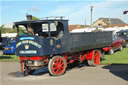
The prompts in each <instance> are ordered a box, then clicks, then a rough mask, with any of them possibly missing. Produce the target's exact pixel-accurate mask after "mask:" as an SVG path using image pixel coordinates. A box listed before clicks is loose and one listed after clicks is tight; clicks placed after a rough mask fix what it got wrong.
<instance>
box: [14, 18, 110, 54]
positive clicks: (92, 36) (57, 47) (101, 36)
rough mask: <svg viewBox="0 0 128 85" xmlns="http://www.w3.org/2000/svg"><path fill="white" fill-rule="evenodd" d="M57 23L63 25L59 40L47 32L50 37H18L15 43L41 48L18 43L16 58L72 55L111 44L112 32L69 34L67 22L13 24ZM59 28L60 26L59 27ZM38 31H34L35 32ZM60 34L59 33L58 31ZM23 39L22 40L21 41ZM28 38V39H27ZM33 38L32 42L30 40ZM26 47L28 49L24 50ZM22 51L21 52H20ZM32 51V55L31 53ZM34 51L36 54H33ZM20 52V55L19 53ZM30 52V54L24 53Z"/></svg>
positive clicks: (23, 22)
mask: <svg viewBox="0 0 128 85" xmlns="http://www.w3.org/2000/svg"><path fill="white" fill-rule="evenodd" d="M53 21H58V22H60V23H62V24H63V27H64V30H63V31H64V32H63V36H62V37H61V38H59V39H57V38H55V37H52V32H50V31H49V34H50V36H49V37H46V38H44V37H43V38H42V37H41V36H35V35H34V36H29V35H27V36H18V37H17V38H16V43H17V45H18V43H19V42H22V41H25V40H27V42H29V41H34V42H35V43H38V44H39V45H40V46H41V48H39V47H38V46H35V45H34V44H31V43H22V44H21V43H20V45H19V46H17V48H16V55H17V56H44V55H54V54H62V53H72V52H79V51H86V50H90V49H97V48H99V49H100V48H103V47H107V46H110V45H111V44H112V32H88V33H69V31H68V20H37V21H22V22H15V25H16V26H18V25H25V24H28V23H29V24H38V23H42V22H48V23H50V22H53ZM60 27H61V26H60ZM36 30H38V29H34V31H36ZM59 32H60V31H59ZM23 38H24V40H23ZM28 38H30V39H28ZM32 38H33V40H31V39H32ZM25 45H28V46H29V48H26V47H25ZM21 51H22V52H21ZM32 51H34V53H35V54H34V53H33V52H32ZM35 51H36V52H35ZM20 52H21V53H20ZM25 52H30V53H25Z"/></svg>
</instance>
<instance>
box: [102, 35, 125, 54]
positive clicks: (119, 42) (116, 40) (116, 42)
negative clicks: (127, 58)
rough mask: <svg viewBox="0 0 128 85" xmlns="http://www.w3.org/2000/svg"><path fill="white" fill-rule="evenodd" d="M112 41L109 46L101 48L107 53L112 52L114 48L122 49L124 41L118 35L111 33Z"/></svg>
mask: <svg viewBox="0 0 128 85" xmlns="http://www.w3.org/2000/svg"><path fill="white" fill-rule="evenodd" d="M112 40H113V43H112V45H111V46H108V47H105V48H103V51H104V52H108V53H109V54H114V52H115V51H116V50H120V51H122V49H123V46H122V44H123V43H124V39H122V38H120V37H118V36H117V35H112Z"/></svg>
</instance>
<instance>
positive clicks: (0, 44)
mask: <svg viewBox="0 0 128 85" xmlns="http://www.w3.org/2000/svg"><path fill="white" fill-rule="evenodd" d="M9 41H10V38H7V37H0V55H3V50H4V47H5V46H7V45H8V43H9Z"/></svg>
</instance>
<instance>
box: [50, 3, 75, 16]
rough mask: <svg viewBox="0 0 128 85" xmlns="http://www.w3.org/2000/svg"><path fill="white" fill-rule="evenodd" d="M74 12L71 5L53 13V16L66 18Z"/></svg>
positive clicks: (59, 8)
mask: <svg viewBox="0 0 128 85" xmlns="http://www.w3.org/2000/svg"><path fill="white" fill-rule="evenodd" d="M72 10H73V7H72V6H71V5H64V6H60V7H58V8H56V9H55V10H54V11H52V12H51V13H50V14H51V15H57V16H60V15H61V16H65V15H67V14H69V13H70V12H71V11H72Z"/></svg>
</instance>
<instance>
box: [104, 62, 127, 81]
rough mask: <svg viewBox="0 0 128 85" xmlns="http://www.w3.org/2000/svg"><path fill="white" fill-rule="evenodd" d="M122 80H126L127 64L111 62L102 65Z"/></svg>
mask: <svg viewBox="0 0 128 85" xmlns="http://www.w3.org/2000/svg"><path fill="white" fill-rule="evenodd" d="M103 68H104V69H109V71H110V72H111V73H112V74H114V75H115V76H118V77H120V78H122V79H124V80H127V81H128V64H111V65H107V66H104V67H103Z"/></svg>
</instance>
